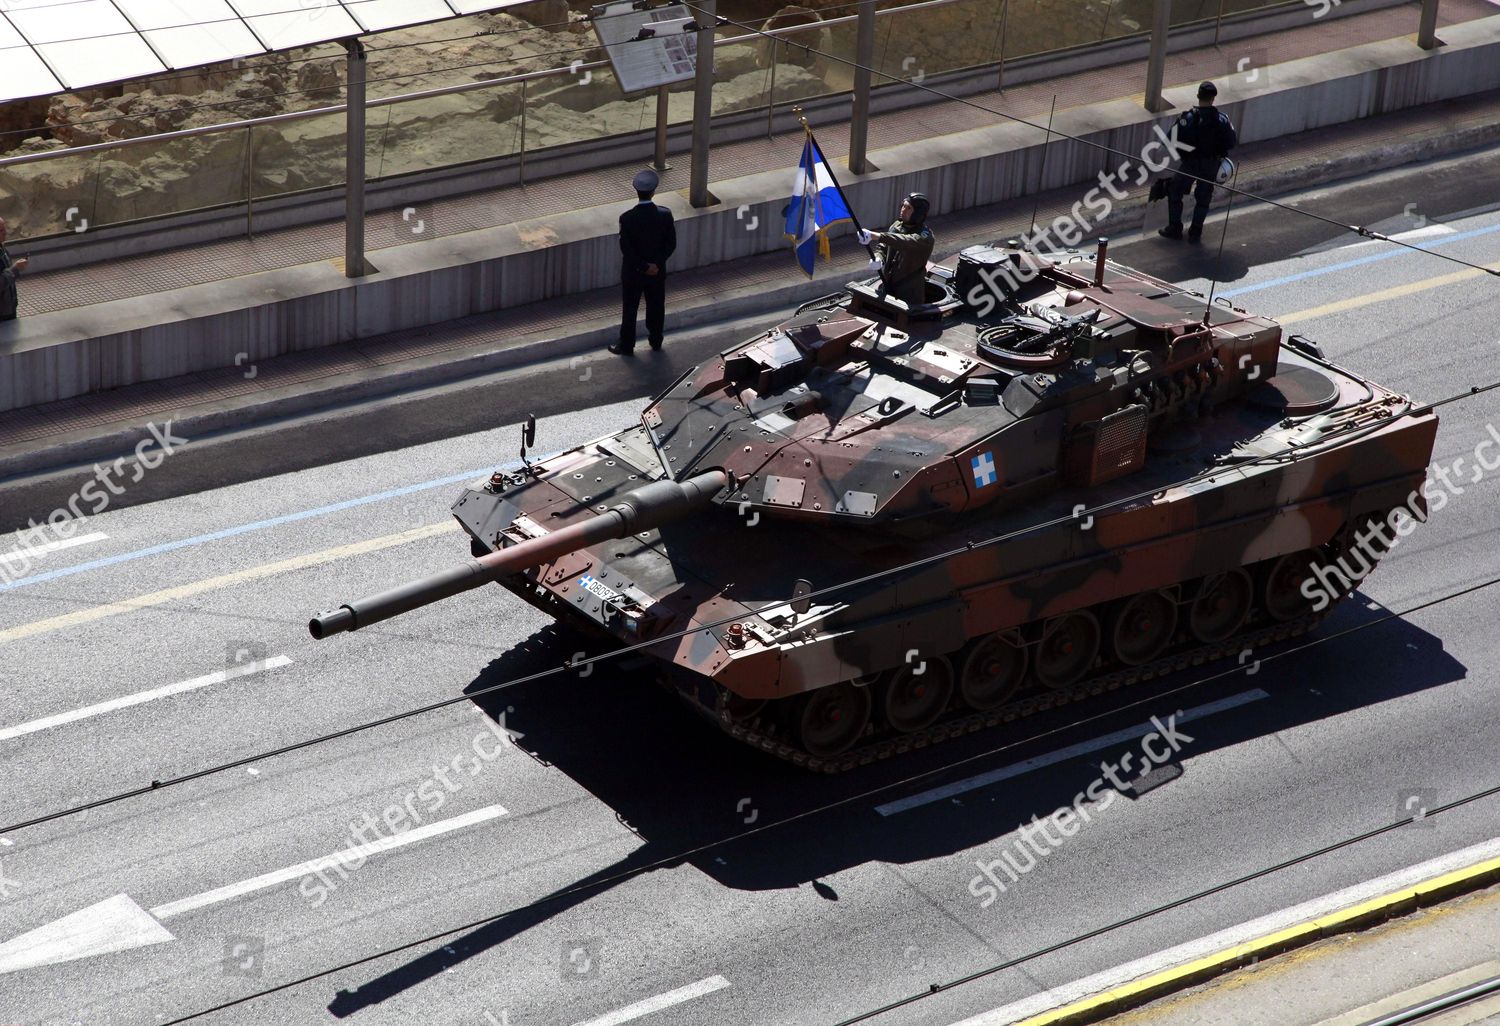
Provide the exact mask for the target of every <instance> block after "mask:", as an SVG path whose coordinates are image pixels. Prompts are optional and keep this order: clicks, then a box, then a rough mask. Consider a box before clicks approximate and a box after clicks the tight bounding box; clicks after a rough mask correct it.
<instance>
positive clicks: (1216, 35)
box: [1214, 0, 1224, 46]
mask: <svg viewBox="0 0 1500 1026" xmlns="http://www.w3.org/2000/svg"><path fill="white" fill-rule="evenodd" d="M1223 23H1224V0H1219V13H1218V14H1217V15H1215V16H1214V45H1215V46H1218V45H1219V26H1220V25H1222V24H1223Z"/></svg>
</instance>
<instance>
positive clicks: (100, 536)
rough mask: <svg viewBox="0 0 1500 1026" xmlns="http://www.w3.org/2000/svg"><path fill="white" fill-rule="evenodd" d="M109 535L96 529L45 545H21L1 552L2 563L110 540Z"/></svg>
mask: <svg viewBox="0 0 1500 1026" xmlns="http://www.w3.org/2000/svg"><path fill="white" fill-rule="evenodd" d="M108 540H109V535H107V534H105V533H104V532H103V531H95V532H94V533H93V534H80V535H79V536H78V537H77V538H63V539H60V540H58V541H55V542H48V543H47V544H45V545H21V546H19V547H18V548H14V549H11V550H10V551H9V552H0V563H7V564H8V563H9V562H10V561H11V560H13V559H20V558H22V557H24V558H26V559H35V558H36V557H37V556H45V555H46V554H47V553H49V552H61V551H62V550H63V549H74V548H77V547H78V546H80V545H91V544H93V543H94V542H101V541H108Z"/></svg>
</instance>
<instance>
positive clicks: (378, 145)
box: [365, 80, 545, 181]
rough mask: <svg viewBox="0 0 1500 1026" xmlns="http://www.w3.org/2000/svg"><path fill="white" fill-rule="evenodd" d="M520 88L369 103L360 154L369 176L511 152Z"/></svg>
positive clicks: (517, 134)
mask: <svg viewBox="0 0 1500 1026" xmlns="http://www.w3.org/2000/svg"><path fill="white" fill-rule="evenodd" d="M544 81H545V80H544ZM529 85H532V86H534V85H536V83H535V82H532V83H529ZM521 93H522V89H521V86H520V85H519V84H515V85H503V86H494V87H493V88H490V89H478V90H474V91H472V92H466V93H450V94H448V95H446V96H430V97H424V98H422V99H417V100H405V101H402V102H401V103H392V104H387V105H384V106H380V107H375V108H372V109H371V110H370V115H369V121H368V123H367V130H366V142H367V148H366V157H365V159H366V171H367V173H368V174H369V177H370V179H371V180H372V181H374V180H378V179H381V178H391V177H394V176H396V175H404V174H411V173H412V172H416V171H427V170H431V169H433V168H439V167H445V166H447V165H450V164H466V163H469V162H470V161H475V160H493V159H496V158H500V157H511V156H515V155H516V154H518V153H520V151H521ZM536 127H537V126H536V125H534V124H533V125H531V126H529V129H534V128H536Z"/></svg>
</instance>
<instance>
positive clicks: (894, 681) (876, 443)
mask: <svg viewBox="0 0 1500 1026" xmlns="http://www.w3.org/2000/svg"><path fill="white" fill-rule="evenodd" d="M927 298H928V300H929V302H927V303H926V304H922V305H915V306H910V307H908V306H907V305H905V304H903V303H901V302H900V301H899V300H895V299H893V298H891V297H888V296H885V295H884V294H883V293H882V292H881V291H880V289H879V284H878V281H877V280H869V281H859V282H854V283H851V284H850V285H848V286H847V287H846V288H845V290H844V291H843V292H841V293H839V294H836V295H833V296H828V297H824V298H823V299H821V300H815V301H813V302H812V303H810V304H807V305H805V306H804V307H803V308H802V309H800V310H798V312H797V313H796V315H795V316H793V317H792V318H791V319H789V320H787V321H785V322H784V323H782V324H779V325H777V326H776V327H775V328H772V329H770V330H768V331H766V332H765V333H764V334H762V335H760V336H759V337H757V338H754V339H751V340H749V341H747V342H744V343H742V344H739V345H736V346H733V347H731V348H729V349H727V350H725V351H724V352H722V353H720V354H719V355H718V357H716V358H715V359H713V360H710V361H708V362H706V363H704V364H701V365H699V366H697V367H695V368H693V369H692V370H690V371H688V372H687V373H686V374H684V375H683V376H682V377H681V378H680V379H679V380H678V381H677V382H676V383H675V384H674V385H672V386H671V387H670V388H669V389H667V390H666V391H665V392H664V393H663V394H661V395H660V396H659V397H657V398H656V399H655V400H654V401H653V402H652V403H651V404H650V405H649V406H648V407H647V408H646V410H645V411H644V413H643V414H642V416H641V419H640V422H639V423H638V424H635V425H632V426H630V427H627V428H625V429H623V430H621V431H619V432H617V433H615V434H612V435H609V436H607V437H604V438H601V439H599V440H597V441H595V442H591V443H589V444H587V445H584V446H581V447H579V448H577V449H573V450H570V451H568V452H564V453H561V454H559V455H555V456H551V457H548V458H546V459H545V460H543V461H540V462H525V461H524V458H523V464H524V465H523V466H522V467H521V469H520V470H519V471H516V472H510V473H506V472H497V473H496V474H494V475H493V476H492V477H491V478H490V479H489V480H488V481H485V482H483V483H481V484H479V485H477V486H475V487H473V488H470V489H466V490H465V491H464V492H463V494H462V495H461V496H460V497H459V499H458V501H457V503H455V504H454V506H453V515H454V516H455V517H456V518H457V519H458V521H459V523H460V524H462V526H463V528H464V529H465V530H466V531H467V532H468V533H469V535H470V536H471V546H472V551H473V554H474V558H473V559H471V560H470V561H469V562H467V563H464V564H462V565H460V566H457V567H455V568H454V569H453V570H451V571H448V572H446V573H444V574H439V575H437V576H435V577H432V578H429V579H427V580H423V581H418V582H415V583H413V584H411V585H407V586H404V587H401V588H396V589H393V590H391V591H388V592H385V593H382V594H380V595H376V596H372V597H370V598H368V599H364V600H360V601H358V602H353V603H350V604H348V605H345V606H342V607H340V608H338V609H336V610H332V611H330V612H327V613H324V614H321V615H320V616H318V617H317V618H315V619H314V620H313V621H312V622H311V624H310V629H311V631H312V633H313V636H314V637H318V638H322V637H325V636H327V635H330V634H334V633H338V632H340V631H344V630H355V629H358V628H361V627H365V626H368V625H370V624H373V623H377V622H379V621H381V620H384V619H386V618H388V617H390V616H394V615H397V614H399V613H402V612H405V611H407V610H409V609H412V608H415V607H416V606H419V605H425V604H427V603H429V602H432V601H436V600H438V599H441V598H444V597H446V596H449V595H453V594H456V593H457V592H459V591H464V590H467V589H470V588H474V587H478V586H480V585H483V584H485V583H488V582H491V581H493V582H497V583H499V584H501V585H503V586H504V587H506V588H507V589H509V590H510V591H512V592H514V593H515V594H516V595H518V596H520V597H521V598H522V599H524V600H526V601H527V602H529V603H531V604H532V605H534V606H537V607H538V608H540V609H542V610H544V611H546V612H547V613H549V614H550V615H552V616H553V617H556V618H557V619H558V620H560V621H564V622H567V623H571V624H574V625H577V626H579V627H582V628H585V629H587V630H590V631H593V632H595V633H598V634H602V635H604V636H607V637H608V638H609V639H611V641H612V642H613V643H614V644H615V645H619V644H628V645H631V646H639V651H641V652H643V653H645V654H646V655H647V656H649V657H651V658H653V659H654V660H655V662H656V663H657V665H658V667H659V668H660V670H661V676H662V678H663V680H664V681H665V682H667V683H668V684H669V685H670V686H671V687H672V688H673V689H675V690H676V691H677V692H678V693H679V694H680V695H681V696H682V697H683V698H684V699H686V700H687V701H688V702H690V703H691V704H692V705H693V706H694V707H696V708H698V709H699V710H701V711H702V712H703V713H704V714H706V715H707V716H708V717H709V718H711V719H712V720H713V721H714V722H715V723H717V724H718V725H719V726H720V727H721V728H722V729H724V730H725V731H727V732H729V733H730V734H732V735H733V736H735V737H736V738H739V739H741V740H743V741H746V742H748V743H750V744H753V745H756V746H758V747H760V748H762V749H764V750H766V751H768V752H771V753H773V754H775V755H777V756H780V757H783V758H786V759H790V760H792V761H794V762H797V763H798V764H801V765H804V766H807V767H809V768H813V769H819V770H827V771H834V770H841V769H846V768H849V767H851V766H855V765H858V764H860V763H863V762H868V761H870V760H873V759H876V758H880V757H883V756H887V755H890V754H892V753H894V752H898V751H902V750H905V749H907V748H910V747H914V746H917V745H923V744H930V743H933V742H936V741H940V740H943V739H944V738H947V737H952V736H955V735H957V734H959V733H963V732H967V731H970V730H974V729H977V728H979V727H982V726H986V725H989V724H994V723H998V722H1001V721H1003V720H1008V719H1013V718H1016V717H1018V716H1024V715H1027V714H1029V713H1031V712H1035V711H1037V710H1040V709H1045V708H1049V707H1051V706H1054V705H1057V704H1059V703H1063V702H1068V701H1075V700H1078V699H1082V698H1085V697H1087V696H1090V695H1095V694H1099V693H1101V692H1103V691H1105V690H1107V689H1111V688H1116V687H1119V686H1121V685H1125V684H1130V683H1134V682H1136V681H1140V680H1145V679H1148V678H1151V677H1154V676H1157V675H1160V674H1163V673H1167V672H1171V671H1173V670H1177V669H1182V668H1185V667H1187V666H1191V665H1195V664H1199V663H1203V662H1205V661H1207V660H1212V659H1217V658H1222V657H1225V656H1231V655H1235V654H1239V653H1243V652H1244V650H1245V649H1247V648H1248V649H1252V650H1254V649H1257V648H1259V647H1260V646H1264V645H1267V644H1270V643H1272V642H1275V641H1277V640H1280V639H1283V638H1286V637H1290V636H1292V635H1294V634H1297V633H1300V632H1303V631H1306V630H1308V629H1309V628H1310V627H1312V626H1313V625H1315V624H1316V623H1317V622H1318V621H1319V620H1320V619H1321V618H1322V617H1324V616H1326V615H1327V614H1328V612H1329V610H1330V609H1331V608H1332V607H1333V605H1334V604H1335V603H1336V602H1337V600H1339V599H1341V598H1342V597H1344V595H1345V594H1347V593H1348V592H1349V591H1351V590H1352V589H1353V587H1354V586H1355V585H1356V584H1357V583H1358V580H1359V579H1360V577H1362V576H1363V573H1364V570H1363V569H1354V570H1349V571H1348V572H1343V571H1340V570H1339V569H1337V568H1338V567H1339V566H1341V565H1342V566H1343V567H1346V568H1348V567H1350V566H1351V564H1357V566H1358V567H1363V568H1365V569H1369V568H1373V565H1374V562H1375V561H1376V560H1378V558H1379V556H1380V555H1381V554H1382V550H1381V548H1380V546H1381V542H1379V541H1375V540H1374V539H1375V538H1376V537H1377V535H1376V534H1375V533H1372V531H1371V530H1369V528H1370V525H1373V524H1375V523H1376V522H1377V521H1381V522H1384V523H1385V524H1387V525H1391V526H1400V527H1401V533H1403V534H1404V533H1407V532H1408V531H1409V530H1410V527H1409V526H1406V523H1405V522H1404V521H1406V520H1419V519H1421V518H1422V517H1423V516H1424V515H1425V505H1424V503H1423V500H1422V498H1421V496H1422V491H1421V490H1422V487H1423V483H1424V480H1425V475H1426V467H1427V464H1428V461H1429V459H1430V457H1431V452H1432V446H1433V441H1434V437H1435V434H1436V431H1437V417H1436V415H1435V414H1434V413H1433V412H1432V411H1431V409H1428V408H1421V407H1418V406H1415V405H1414V404H1413V403H1412V402H1411V401H1410V400H1409V399H1407V398H1406V397H1404V396H1401V395H1398V394H1396V393H1393V392H1391V391H1388V390H1386V389H1384V388H1381V387H1380V386H1379V385H1376V384H1373V383H1372V382H1369V381H1366V380H1364V379H1362V378H1360V377H1358V376H1357V375H1355V374H1353V373H1351V372H1349V371H1347V370H1344V369H1341V368H1338V367H1335V366H1333V365H1332V364H1330V363H1329V362H1328V361H1327V360H1325V359H1324V358H1323V355H1322V353H1321V352H1320V351H1319V350H1318V348H1317V347H1316V346H1315V345H1314V344H1312V343H1310V342H1308V341H1307V340H1305V339H1303V338H1300V337H1298V336H1292V337H1290V338H1283V335H1282V330H1281V328H1280V327H1279V326H1278V325H1277V324H1276V323H1275V322H1274V321H1271V320H1268V319H1266V318H1264V317H1258V316H1255V315H1253V314H1250V313H1248V312H1246V311H1245V310H1242V309H1240V308H1239V307H1236V306H1234V305H1232V304H1231V303H1229V302H1226V301H1223V300H1220V301H1218V302H1208V301H1206V300H1205V299H1204V298H1203V297H1202V296H1201V295H1200V294H1198V293H1194V292H1188V291H1185V290H1183V289H1181V288H1179V287H1177V286H1174V285H1171V284H1169V283H1167V282H1164V281H1161V280H1159V279H1156V278H1153V277H1151V276H1149V275H1147V274H1143V273H1141V272H1139V271H1135V270H1132V269H1130V268H1128V267H1125V266H1123V265H1121V264H1118V263H1116V262H1113V261H1110V260H1109V259H1108V257H1107V253H1106V247H1105V245H1104V244H1102V243H1101V245H1100V247H1099V249H1098V251H1097V253H1079V252H1077V251H1069V252H1067V253H1063V254H1052V255H1047V256H1042V255H1037V254H1033V253H1029V252H1026V251H1023V250H1021V249H1019V248H1017V247H1016V246H1015V245H1013V244H1009V245H1001V244H995V245H990V246H979V247H973V248H971V249H968V250H965V251H964V252H963V253H961V254H959V255H958V257H957V258H955V259H953V260H951V261H949V262H947V263H946V264H944V265H938V266H934V267H932V268H931V269H930V271H929V274H928V282H927ZM531 431H532V434H533V435H534V423H533V425H532V426H531ZM530 440H531V441H533V442H534V438H532V439H530ZM524 451H525V450H524V445H523V457H524ZM1340 560H1343V561H1344V562H1343V563H1342V564H1340V563H1339V561H1340Z"/></svg>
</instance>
